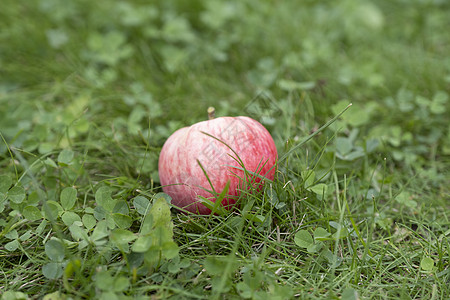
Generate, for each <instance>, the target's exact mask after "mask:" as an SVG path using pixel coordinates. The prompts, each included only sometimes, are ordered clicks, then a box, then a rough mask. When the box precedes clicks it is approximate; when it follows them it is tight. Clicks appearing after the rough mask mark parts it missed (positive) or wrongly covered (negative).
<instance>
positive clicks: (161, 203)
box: [149, 197, 173, 231]
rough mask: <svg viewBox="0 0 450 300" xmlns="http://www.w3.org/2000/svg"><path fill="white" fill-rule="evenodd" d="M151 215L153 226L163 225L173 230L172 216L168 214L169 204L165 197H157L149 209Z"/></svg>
mask: <svg viewBox="0 0 450 300" xmlns="http://www.w3.org/2000/svg"><path fill="white" fill-rule="evenodd" d="M149 214H150V215H152V217H153V226H154V227H156V226H165V227H167V228H168V229H169V230H170V231H172V230H173V224H172V218H171V216H170V206H169V204H168V203H167V201H166V199H165V198H162V197H161V198H157V199H156V200H155V202H154V204H153V206H152V208H151V209H150V213H149Z"/></svg>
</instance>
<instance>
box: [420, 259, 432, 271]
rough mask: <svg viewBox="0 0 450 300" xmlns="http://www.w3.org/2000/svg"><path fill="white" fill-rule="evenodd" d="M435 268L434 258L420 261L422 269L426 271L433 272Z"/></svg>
mask: <svg viewBox="0 0 450 300" xmlns="http://www.w3.org/2000/svg"><path fill="white" fill-rule="evenodd" d="M433 267H434V261H433V259H432V258H430V257H428V256H425V257H424V258H422V260H421V261H420V268H421V269H422V270H424V271H432V270H433Z"/></svg>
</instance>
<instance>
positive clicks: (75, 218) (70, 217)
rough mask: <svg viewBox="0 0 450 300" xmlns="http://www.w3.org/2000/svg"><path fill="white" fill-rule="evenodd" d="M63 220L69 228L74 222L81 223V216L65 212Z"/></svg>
mask: <svg viewBox="0 0 450 300" xmlns="http://www.w3.org/2000/svg"><path fill="white" fill-rule="evenodd" d="M61 219H62V221H63V222H64V224H65V225H66V226H67V227H69V226H71V225H72V224H73V223H74V222H81V218H80V216H79V215H78V214H76V213H74V212H71V211H66V212H64V214H63V215H62V216H61Z"/></svg>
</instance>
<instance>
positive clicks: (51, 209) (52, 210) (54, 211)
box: [43, 201, 64, 221]
mask: <svg viewBox="0 0 450 300" xmlns="http://www.w3.org/2000/svg"><path fill="white" fill-rule="evenodd" d="M43 210H44V215H45V217H46V218H47V219H48V220H49V221H54V220H56V218H58V216H59V213H60V212H63V211H64V210H63V208H62V207H61V205H59V203H58V202H55V201H47V202H46V203H45V205H44V206H43Z"/></svg>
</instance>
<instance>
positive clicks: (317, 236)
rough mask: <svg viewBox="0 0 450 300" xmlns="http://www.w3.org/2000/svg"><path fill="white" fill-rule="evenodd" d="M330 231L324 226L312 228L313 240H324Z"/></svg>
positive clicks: (327, 237)
mask: <svg viewBox="0 0 450 300" xmlns="http://www.w3.org/2000/svg"><path fill="white" fill-rule="evenodd" d="M330 235H331V233H329V232H328V231H327V230H326V229H325V228H322V227H317V228H316V230H314V240H315V241H326V240H328V239H329V236H330Z"/></svg>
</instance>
